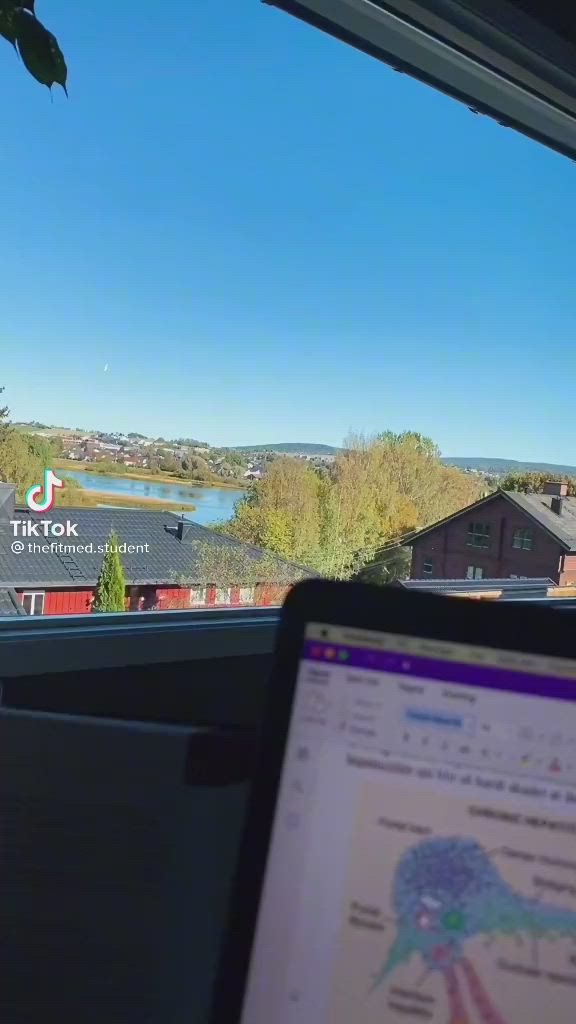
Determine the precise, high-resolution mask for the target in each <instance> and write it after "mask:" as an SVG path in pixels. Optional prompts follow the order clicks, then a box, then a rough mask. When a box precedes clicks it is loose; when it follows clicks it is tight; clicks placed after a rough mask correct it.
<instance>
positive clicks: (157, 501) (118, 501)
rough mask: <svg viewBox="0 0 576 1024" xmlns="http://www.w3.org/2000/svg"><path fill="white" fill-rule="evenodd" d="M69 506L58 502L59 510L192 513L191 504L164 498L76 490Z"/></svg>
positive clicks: (193, 507) (72, 494)
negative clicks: (114, 507) (110, 507)
mask: <svg viewBox="0 0 576 1024" xmlns="http://www.w3.org/2000/svg"><path fill="white" fill-rule="evenodd" d="M70 498H71V500H70V505H69V506H68V505H67V504H66V502H58V507H59V508H66V507H70V508H95V507H96V506H97V505H119V506H121V507H122V508H148V509H150V508H152V509H166V510H167V511H169V512H176V511H178V512H193V511H194V509H195V508H196V505H193V504H192V503H191V502H180V501H165V500H164V498H140V497H134V495H132V494H118V493H117V492H116V491H115V492H113V493H112V494H110V493H109V492H108V491H87V490H82V489H80V488H78V490H76V489H74V490H73V492H72V493H71V495H70Z"/></svg>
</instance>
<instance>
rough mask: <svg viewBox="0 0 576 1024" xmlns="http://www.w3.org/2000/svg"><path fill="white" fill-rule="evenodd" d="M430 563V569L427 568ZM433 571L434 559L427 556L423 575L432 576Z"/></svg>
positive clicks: (423, 565)
mask: <svg viewBox="0 0 576 1024" xmlns="http://www.w3.org/2000/svg"><path fill="white" fill-rule="evenodd" d="M428 565H429V566H430V568H429V569H427V568H426V566H428ZM433 572H434V562H433V561H432V559H431V558H426V559H425V561H424V562H422V575H423V576H431V575H432V573H433Z"/></svg>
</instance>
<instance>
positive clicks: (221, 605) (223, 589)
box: [214, 586, 232, 608]
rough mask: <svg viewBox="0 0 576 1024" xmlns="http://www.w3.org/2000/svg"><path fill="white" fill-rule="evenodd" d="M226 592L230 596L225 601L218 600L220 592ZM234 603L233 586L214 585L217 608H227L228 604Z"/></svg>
mask: <svg viewBox="0 0 576 1024" xmlns="http://www.w3.org/2000/svg"><path fill="white" fill-rule="evenodd" d="M223 593H226V594H227V595H228V596H227V598H226V600H225V601H219V600H218V594H223ZM231 604H232V587H216V586H215V587H214V605H215V607H216V608H227V607H228V605H231Z"/></svg>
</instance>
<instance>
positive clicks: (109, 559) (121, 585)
mask: <svg viewBox="0 0 576 1024" xmlns="http://www.w3.org/2000/svg"><path fill="white" fill-rule="evenodd" d="M125 590H126V580H125V578H124V569H123V568H122V562H121V561H120V554H119V552H118V535H117V534H116V533H115V532H114V530H110V533H109V535H108V550H107V551H106V553H105V555H104V558H103V559H102V566H101V568H100V575H99V576H98V583H97V584H96V593H95V595H94V603H93V605H92V611H93V612H123V611H124V593H125Z"/></svg>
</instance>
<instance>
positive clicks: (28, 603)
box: [22, 593, 44, 615]
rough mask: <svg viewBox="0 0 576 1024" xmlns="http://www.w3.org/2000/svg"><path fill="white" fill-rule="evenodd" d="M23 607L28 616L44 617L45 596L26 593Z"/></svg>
mask: <svg viewBox="0 0 576 1024" xmlns="http://www.w3.org/2000/svg"><path fill="white" fill-rule="evenodd" d="M22 607H23V608H24V611H25V612H26V613H27V614H28V615H42V614H43V611H44V594H38V593H24V594H23V595H22Z"/></svg>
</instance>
